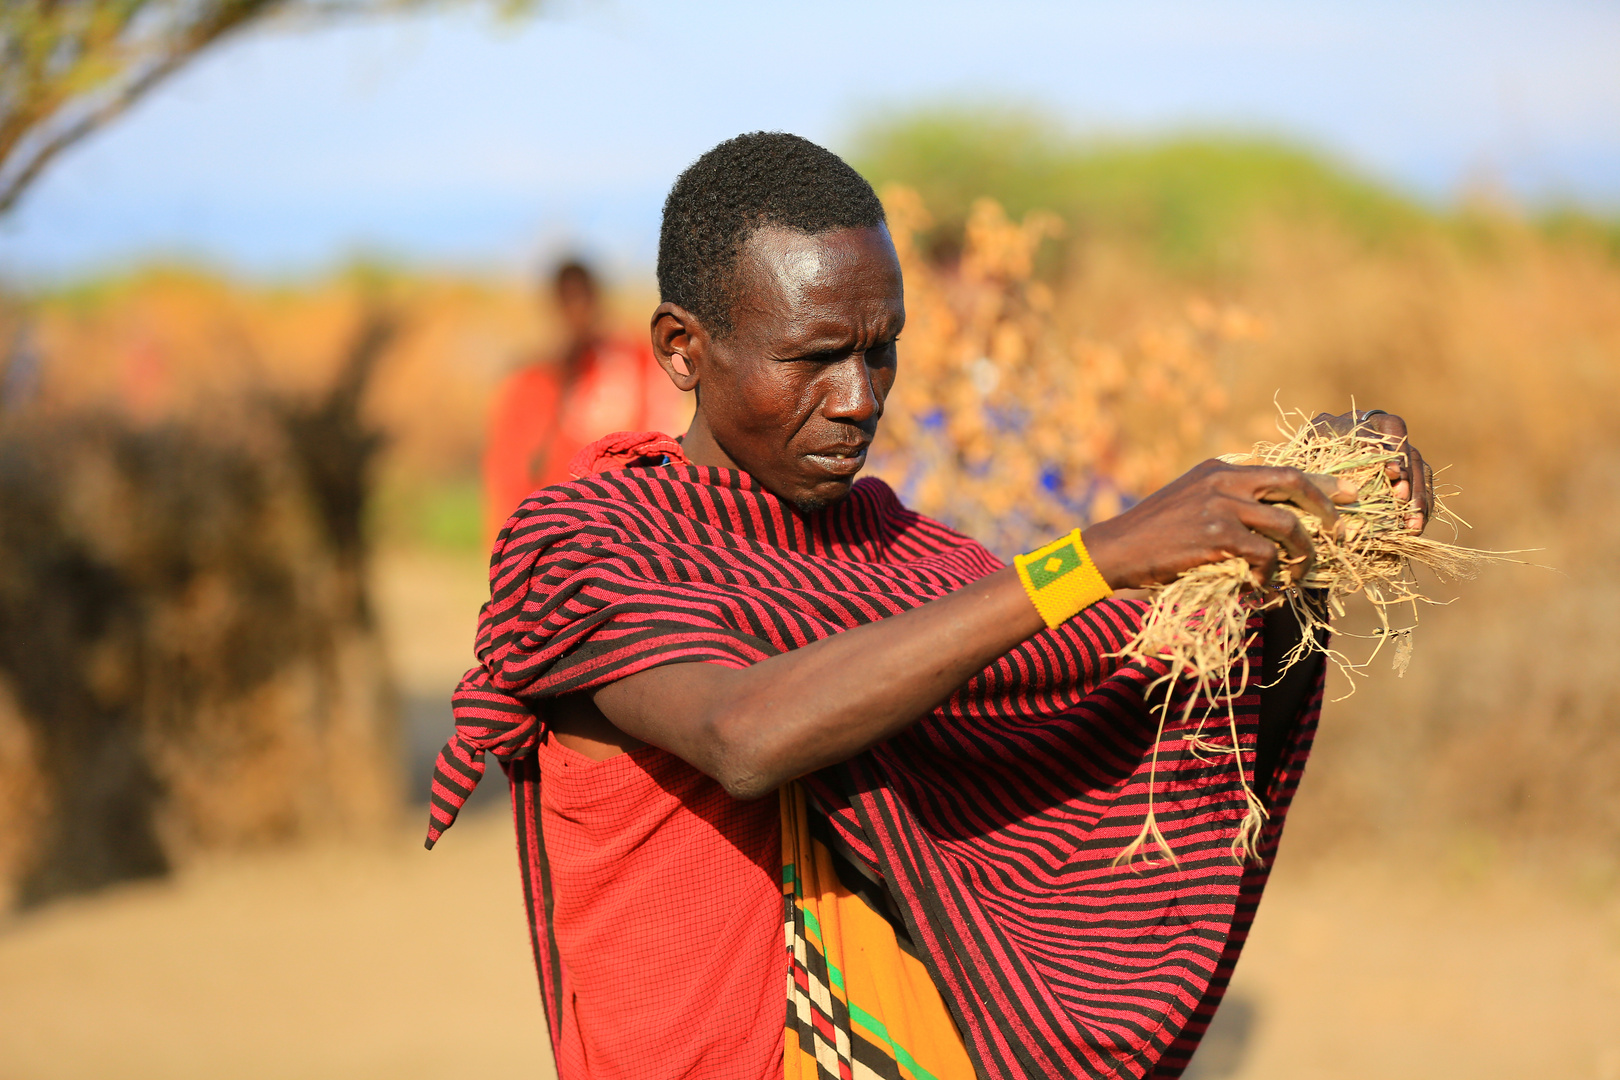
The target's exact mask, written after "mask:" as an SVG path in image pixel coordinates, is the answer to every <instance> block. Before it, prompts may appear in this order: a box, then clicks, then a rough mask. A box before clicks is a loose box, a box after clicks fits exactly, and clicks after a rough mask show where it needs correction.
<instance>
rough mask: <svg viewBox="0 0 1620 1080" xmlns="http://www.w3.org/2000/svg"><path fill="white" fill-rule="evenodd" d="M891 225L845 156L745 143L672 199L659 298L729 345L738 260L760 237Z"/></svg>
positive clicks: (673, 191)
mask: <svg viewBox="0 0 1620 1080" xmlns="http://www.w3.org/2000/svg"><path fill="white" fill-rule="evenodd" d="M883 223H884V217H883V203H882V202H880V201H879V200H878V197H877V193H876V192H875V191H873V190H872V185H871V184H869V183H867V182H866V178H865V177H863V176H861V174H860V173H858V172H856V171H855V170H854V169H852V168H850V167H849V165H848V163H846V162H845V161H844V159H843V158H841V157H839V156H838V155H837V154H835V153H833V152H832V151H830V150H827V149H824V148H823V147H820V146H817V145H816V144H815V143H813V142H811V141H810V140H809V139H804V138H800V137H799V136H797V135H789V134H787V133H786V132H781V131H755V132H750V133H749V134H746V135H738V136H737V137H736V138H734V139H727V140H726V141H725V142H723V143H721V144H720V145H719V146H716V147H715V148H714V149H713V150H710V151H709V152H708V153H706V154H704V155H703V156H702V157H700V158H698V159H697V160H696V161H694V162H693V163H692V164H691V165H689V166H688V167H687V169H686V171H685V172H683V173H681V175H680V177H679V178H678V179H676V181H675V186H674V187H672V188H670V191H669V197H668V198H667V199H665V200H664V223H663V227H662V228H661V229H660V230H659V234H658V293H659V297H660V298H661V299H662V300H664V301H666V302H668V303H674V304H679V305H680V306H681V307H683V308H685V309H686V310H687V311H690V312H691V313H692V314H694V315H696V316H697V317H698V318H699V319H701V320H702V321H703V324H704V326H705V327H707V328H708V329H709V331H710V333H712V334H714V335H715V336H717V337H724V336H725V335H727V334H729V333H731V330H732V325H731V307H732V286H733V285H734V284H735V281H736V276H737V259H738V257H739V256H740V255H741V254H742V249H743V245H744V244H745V243H746V242H747V240H748V238H749V237H750V236H751V235H753V233H754V231H755V230H756V229H759V228H762V227H764V226H769V225H775V226H781V227H783V228H788V229H798V230H799V231H801V232H806V233H809V234H810V235H812V236H814V235H816V234H817V233H824V232H830V231H832V230H834V229H868V228H872V227H873V226H876V225H881V224H883Z"/></svg>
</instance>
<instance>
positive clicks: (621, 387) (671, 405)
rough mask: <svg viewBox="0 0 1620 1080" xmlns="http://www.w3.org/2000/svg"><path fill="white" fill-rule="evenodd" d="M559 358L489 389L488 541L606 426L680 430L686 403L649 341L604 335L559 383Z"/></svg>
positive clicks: (564, 473)
mask: <svg viewBox="0 0 1620 1080" xmlns="http://www.w3.org/2000/svg"><path fill="white" fill-rule="evenodd" d="M564 370H565V369H564V365H563V364H562V363H561V362H558V363H549V364H531V365H529V366H528V367H525V368H522V369H520V370H519V371H517V372H514V373H513V374H512V375H511V376H509V377H508V378H507V379H506V381H505V382H504V383H502V384H501V387H500V389H499V390H497V391H496V393H495V399H494V402H493V404H492V407H491V410H490V422H489V441H488V444H487V445H486V447H485V449H484V529H485V538H486V539H487V540H489V541H490V542H492V543H493V541H494V539H495V536H496V534H497V533H499V532H500V531H501V527H502V526H503V525H505V524H506V519H507V518H508V517H510V516H511V515H512V511H514V510H516V509H517V508H518V504H519V503H521V502H522V501H523V500H524V499H526V498H528V497H529V493H530V492H532V491H534V490H536V489H538V488H543V487H549V486H550V485H552V484H560V483H563V482H564V481H566V480H570V479H573V478H572V477H571V476H570V475H569V473H568V463H569V462H570V461H571V460H572V459H573V457H574V455H575V454H577V453H578V452H579V451H580V449H581V448H582V447H584V446H586V445H588V444H589V443H590V442H591V441H592V440H594V439H598V438H600V437H602V436H603V435H606V434H607V433H608V432H610V431H623V430H640V429H647V428H655V429H658V430H660V431H680V430H683V429H684V428H685V426H686V420H687V419H688V418H689V417H690V415H691V410H690V407H689V406H688V404H687V403H686V400H685V395H684V394H682V393H681V392H680V391H679V390H677V389H675V387H674V385H673V384H672V383H670V381H669V377H668V376H666V375H665V374H664V371H663V369H662V368H660V367H659V366H658V361H657V360H656V359H654V357H653V352H652V347H651V346H650V345H648V344H646V343H642V344H639V345H638V344H635V343H632V342H629V341H624V340H608V341H602V342H599V343H597V344H596V345H593V346H591V347H590V348H588V349H586V350H585V351H584V353H582V354H581V355H580V356H579V357H578V358H577V359H576V361H575V363H574V368H573V378H572V380H571V381H570V382H569V383H568V384H567V385H566V386H565V385H564Z"/></svg>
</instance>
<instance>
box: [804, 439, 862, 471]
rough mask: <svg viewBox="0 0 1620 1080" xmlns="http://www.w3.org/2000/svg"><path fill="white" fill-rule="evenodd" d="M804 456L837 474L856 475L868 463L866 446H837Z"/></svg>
mask: <svg viewBox="0 0 1620 1080" xmlns="http://www.w3.org/2000/svg"><path fill="white" fill-rule="evenodd" d="M804 456H805V458H806V459H808V460H809V461H811V462H813V463H814V464H815V465H816V466H817V467H818V468H820V469H824V470H826V471H827V472H830V473H832V474H833V475H835V476H854V475H855V474H856V473H858V472H860V471H861V467H862V466H864V465H865V464H866V447H865V446H837V447H832V448H831V449H827V450H822V451H819V452H817V453H814V454H806V455H804Z"/></svg>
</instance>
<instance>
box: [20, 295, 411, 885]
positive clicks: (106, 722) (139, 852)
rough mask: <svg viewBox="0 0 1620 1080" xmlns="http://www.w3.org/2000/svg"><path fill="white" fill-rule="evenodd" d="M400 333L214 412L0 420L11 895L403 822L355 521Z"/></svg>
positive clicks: (380, 335)
mask: <svg viewBox="0 0 1620 1080" xmlns="http://www.w3.org/2000/svg"><path fill="white" fill-rule="evenodd" d="M386 336H387V335H386V329H385V327H384V326H383V325H382V324H380V323H374V324H372V325H371V326H369V327H368V328H367V329H366V330H364V331H363V332H362V334H361V335H360V337H359V338H358V339H357V341H356V343H355V346H354V348H353V349H352V350H351V352H350V356H349V361H350V362H349V363H348V364H347V365H346V366H345V367H344V369H343V371H342V374H343V375H344V377H343V378H341V379H339V380H338V383H337V385H336V386H335V387H333V388H331V389H330V390H329V391H328V392H327V393H325V394H323V395H320V396H318V397H315V398H313V399H308V400H300V399H290V398H264V399H254V398H248V397H242V396H240V395H239V396H238V397H237V398H236V399H234V400H229V401H222V402H220V405H219V408H218V409H217V410H215V414H214V416H213V421H214V422H209V421H208V420H207V419H205V418H201V417H200V418H198V419H197V420H196V421H194V422H191V423H186V422H182V421H177V420H165V421H161V422H154V423H149V424H140V423H136V422H133V421H132V420H131V419H130V417H129V416H127V415H120V414H118V413H117V412H113V411H110V410H91V409H77V410H68V409H57V408H48V407H45V406H36V407H33V408H26V409H22V410H20V411H15V412H13V413H11V414H9V415H8V416H7V417H6V418H5V420H4V422H3V423H0V792H5V795H4V800H5V805H4V806H3V807H0V809H3V810H4V811H6V812H7V814H8V816H7V818H6V823H7V829H6V832H7V836H8V841H7V846H5V847H4V848H0V900H7V899H12V900H15V901H18V902H21V903H23V904H32V903H38V902H40V901H43V900H46V899H49V898H51V897H53V896H57V895H62V894H68V893H74V892H81V891H84V890H87V889H92V888H95V887H98V886H101V885H104V884H107V883H109V882H113V881H118V880H123V879H128V878H136V877H146V876H151V875H155V874H160V873H162V872H164V871H165V870H166V869H167V868H168V866H169V865H171V864H172V863H173V862H175V861H176V860H183V859H185V858H187V857H189V855H190V854H191V853H192V852H194V851H196V850H198V849H200V848H209V847H228V846H239V845H243V844H252V843H260V842H265V841H269V840H277V839H284V838H288V837H294V836H304V835H311V834H315V833H320V832H326V831H331V830H333V829H349V828H356V827H359V828H366V827H373V826H375V825H377V824H380V823H382V822H384V821H388V820H391V819H392V817H393V815H394V814H395V813H396V811H397V809H398V801H399V793H398V780H397V773H398V753H397V750H396V748H395V745H394V742H395V735H394V722H395V718H394V710H393V702H392V699H391V691H390V682H389V677H388V673H387V672H386V670H385V667H384V664H383V658H382V654H381V650H380V648H379V643H378V640H377V636H376V633H375V631H374V629H373V627H372V625H371V620H370V614H369V611H368V609H367V604H366V599H365V594H364V587H363V580H364V578H363V573H364V558H363V555H364V550H363V545H362V540H361V537H360V535H359V528H358V523H359V515H360V511H361V499H362V497H363V493H364V477H365V473H366V470H367V468H368V466H369V463H370V458H371V456H372V453H373V451H374V449H375V439H374V436H372V435H371V433H370V432H369V431H368V430H367V429H366V427H365V426H364V425H363V424H362V423H361V422H360V421H359V419H358V415H357V404H358V400H359V396H360V391H361V390H362V389H363V387H364V385H365V382H366V378H367V375H368V373H369V371H370V369H371V367H372V366H373V365H374V364H375V362H376V361H377V359H378V357H379V356H380V353H381V350H382V348H383V346H384V345H385V344H386ZM226 415H228V416H229V423H228V424H225V423H219V422H218V421H220V420H222V419H224V418H225V416H226Z"/></svg>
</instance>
